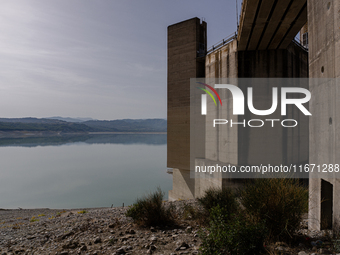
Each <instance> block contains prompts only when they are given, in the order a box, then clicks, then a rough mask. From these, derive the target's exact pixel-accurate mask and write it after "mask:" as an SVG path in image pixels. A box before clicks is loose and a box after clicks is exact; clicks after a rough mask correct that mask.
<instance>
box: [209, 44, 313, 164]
mask: <svg viewBox="0 0 340 255" xmlns="http://www.w3.org/2000/svg"><path fill="white" fill-rule="evenodd" d="M227 77H228V78H229V80H232V79H230V78H231V77H238V78H250V77H251V78H307V77H308V52H306V51H305V50H304V49H302V48H301V47H299V46H297V45H296V44H294V43H291V44H290V45H289V47H288V48H287V49H285V50H266V51H237V42H236V40H235V41H232V42H231V43H229V44H227V45H225V46H223V47H221V48H220V49H218V50H216V51H214V52H212V53H210V54H208V55H207V57H206V79H207V81H211V82H210V84H213V83H214V78H227ZM226 81H227V80H226ZM239 81H241V80H239ZM238 86H239V87H240V88H241V89H242V90H243V92H244V95H245V96H246V95H247V90H246V87H248V86H249V84H245V85H244V87H243V85H242V84H238ZM281 86H284V84H263V83H259V84H254V85H253V87H254V96H255V97H256V98H257V99H256V101H254V106H255V107H257V108H258V109H269V108H270V107H271V104H272V87H279V88H280V87H281ZM297 86H299V87H305V88H307V89H308V81H307V80H305V81H304V83H303V84H297ZM219 94H220V96H221V99H222V102H223V106H222V107H218V108H216V107H215V106H214V103H213V102H212V101H210V102H209V101H208V114H207V115H206V123H207V125H206V150H205V151H206V154H205V158H206V159H207V160H215V161H221V162H224V163H230V164H233V165H260V164H291V163H294V164H298V163H306V162H308V158H309V151H308V144H309V139H308V133H309V126H308V121H309V118H308V117H307V116H305V115H304V114H303V113H301V111H300V110H299V109H297V108H296V107H291V108H289V109H290V110H289V111H288V113H287V116H281V112H280V109H281V108H280V106H279V107H278V110H277V111H276V112H275V113H273V114H272V115H270V116H263V117H261V116H255V115H253V114H251V113H250V112H249V111H247V110H246V113H245V115H244V116H239V117H238V116H235V115H233V114H232V112H233V105H232V102H233V101H232V97H231V93H230V92H229V91H228V90H220V91H219ZM246 109H247V108H246ZM268 118H269V119H281V120H283V119H295V120H297V121H298V123H299V124H298V127H296V128H292V129H289V128H282V127H281V125H276V126H275V127H274V128H273V127H271V126H270V125H266V126H264V127H261V128H249V127H243V126H241V125H240V126H238V127H233V128H231V127H230V126H228V125H221V126H217V127H213V126H212V125H211V123H212V121H213V119H228V120H229V119H232V120H233V122H242V121H244V120H246V121H248V120H250V119H262V120H265V119H268Z"/></svg>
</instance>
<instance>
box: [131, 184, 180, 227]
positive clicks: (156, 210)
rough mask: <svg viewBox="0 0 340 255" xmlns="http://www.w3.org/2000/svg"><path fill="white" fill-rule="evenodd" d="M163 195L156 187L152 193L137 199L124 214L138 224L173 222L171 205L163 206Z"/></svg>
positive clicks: (151, 224)
mask: <svg viewBox="0 0 340 255" xmlns="http://www.w3.org/2000/svg"><path fill="white" fill-rule="evenodd" d="M163 197H164V192H162V190H161V189H160V188H157V191H155V192H154V193H151V194H149V195H146V196H144V197H143V198H139V199H137V201H136V203H134V204H133V205H132V206H131V207H130V208H129V209H128V211H127V212H126V216H127V217H131V218H132V219H133V221H134V222H135V223H137V224H139V225H147V226H160V225H167V224H171V223H173V221H174V213H173V210H172V207H168V208H166V207H165V205H164V203H163Z"/></svg>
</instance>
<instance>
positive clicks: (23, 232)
mask: <svg viewBox="0 0 340 255" xmlns="http://www.w3.org/2000/svg"><path fill="white" fill-rule="evenodd" d="M184 203H191V202H190V201H189V202H184V201H178V202H174V204H176V207H177V208H182V206H181V204H182V205H183V204H184ZM127 209H128V207H116V208H92V209H77V210H62V211H61V210H54V209H51V210H50V209H27V210H25V209H22V210H19V209H18V210H0V254H2V255H5V254H6V255H11V254H61V255H66V254H91V255H95V254H198V249H199V245H200V241H199V238H198V234H197V232H198V230H199V226H190V224H188V223H185V222H183V223H181V224H180V225H178V226H176V227H175V228H174V227H170V226H169V227H165V228H163V229H159V228H143V227H138V226H135V225H134V224H133V223H132V222H131V220H130V219H127V218H126V217H125V212H126V210H127Z"/></svg>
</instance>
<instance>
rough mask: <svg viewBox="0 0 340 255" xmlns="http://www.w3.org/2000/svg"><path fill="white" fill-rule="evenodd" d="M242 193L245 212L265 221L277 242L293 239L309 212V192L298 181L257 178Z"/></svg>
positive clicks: (260, 220) (270, 235)
mask: <svg viewBox="0 0 340 255" xmlns="http://www.w3.org/2000/svg"><path fill="white" fill-rule="evenodd" d="M240 192H241V202H242V205H243V206H244V207H245V212H246V213H247V214H248V215H251V216H252V217H253V218H254V219H255V220H257V221H258V222H265V225H266V227H267V229H268V230H269V237H270V238H271V239H274V240H275V239H276V240H283V241H287V240H289V239H291V238H292V236H293V234H294V233H295V232H296V231H297V230H298V229H299V226H300V222H301V220H302V215H303V213H305V212H307V210H308V189H306V188H305V187H303V186H302V185H300V184H299V181H298V180H297V179H256V180H254V182H252V183H248V184H247V185H246V186H245V187H244V188H243V189H242V190H241V191H240Z"/></svg>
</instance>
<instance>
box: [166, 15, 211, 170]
mask: <svg viewBox="0 0 340 255" xmlns="http://www.w3.org/2000/svg"><path fill="white" fill-rule="evenodd" d="M202 45H203V48H204V50H206V23H205V22H203V23H202V24H201V22H200V19H198V18H193V19H190V20H186V21H183V22H180V23H177V24H174V25H171V26H169V27H168V116H167V117H168V131H167V133H168V135H167V137H168V138H167V139H168V141H167V146H168V150H167V151H168V155H167V161H168V162H167V166H168V167H171V168H178V169H186V170H189V168H190V162H189V157H190V78H196V77H204V75H205V69H204V66H205V62H204V58H197V52H198V51H199V50H200V48H201V47H202Z"/></svg>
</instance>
